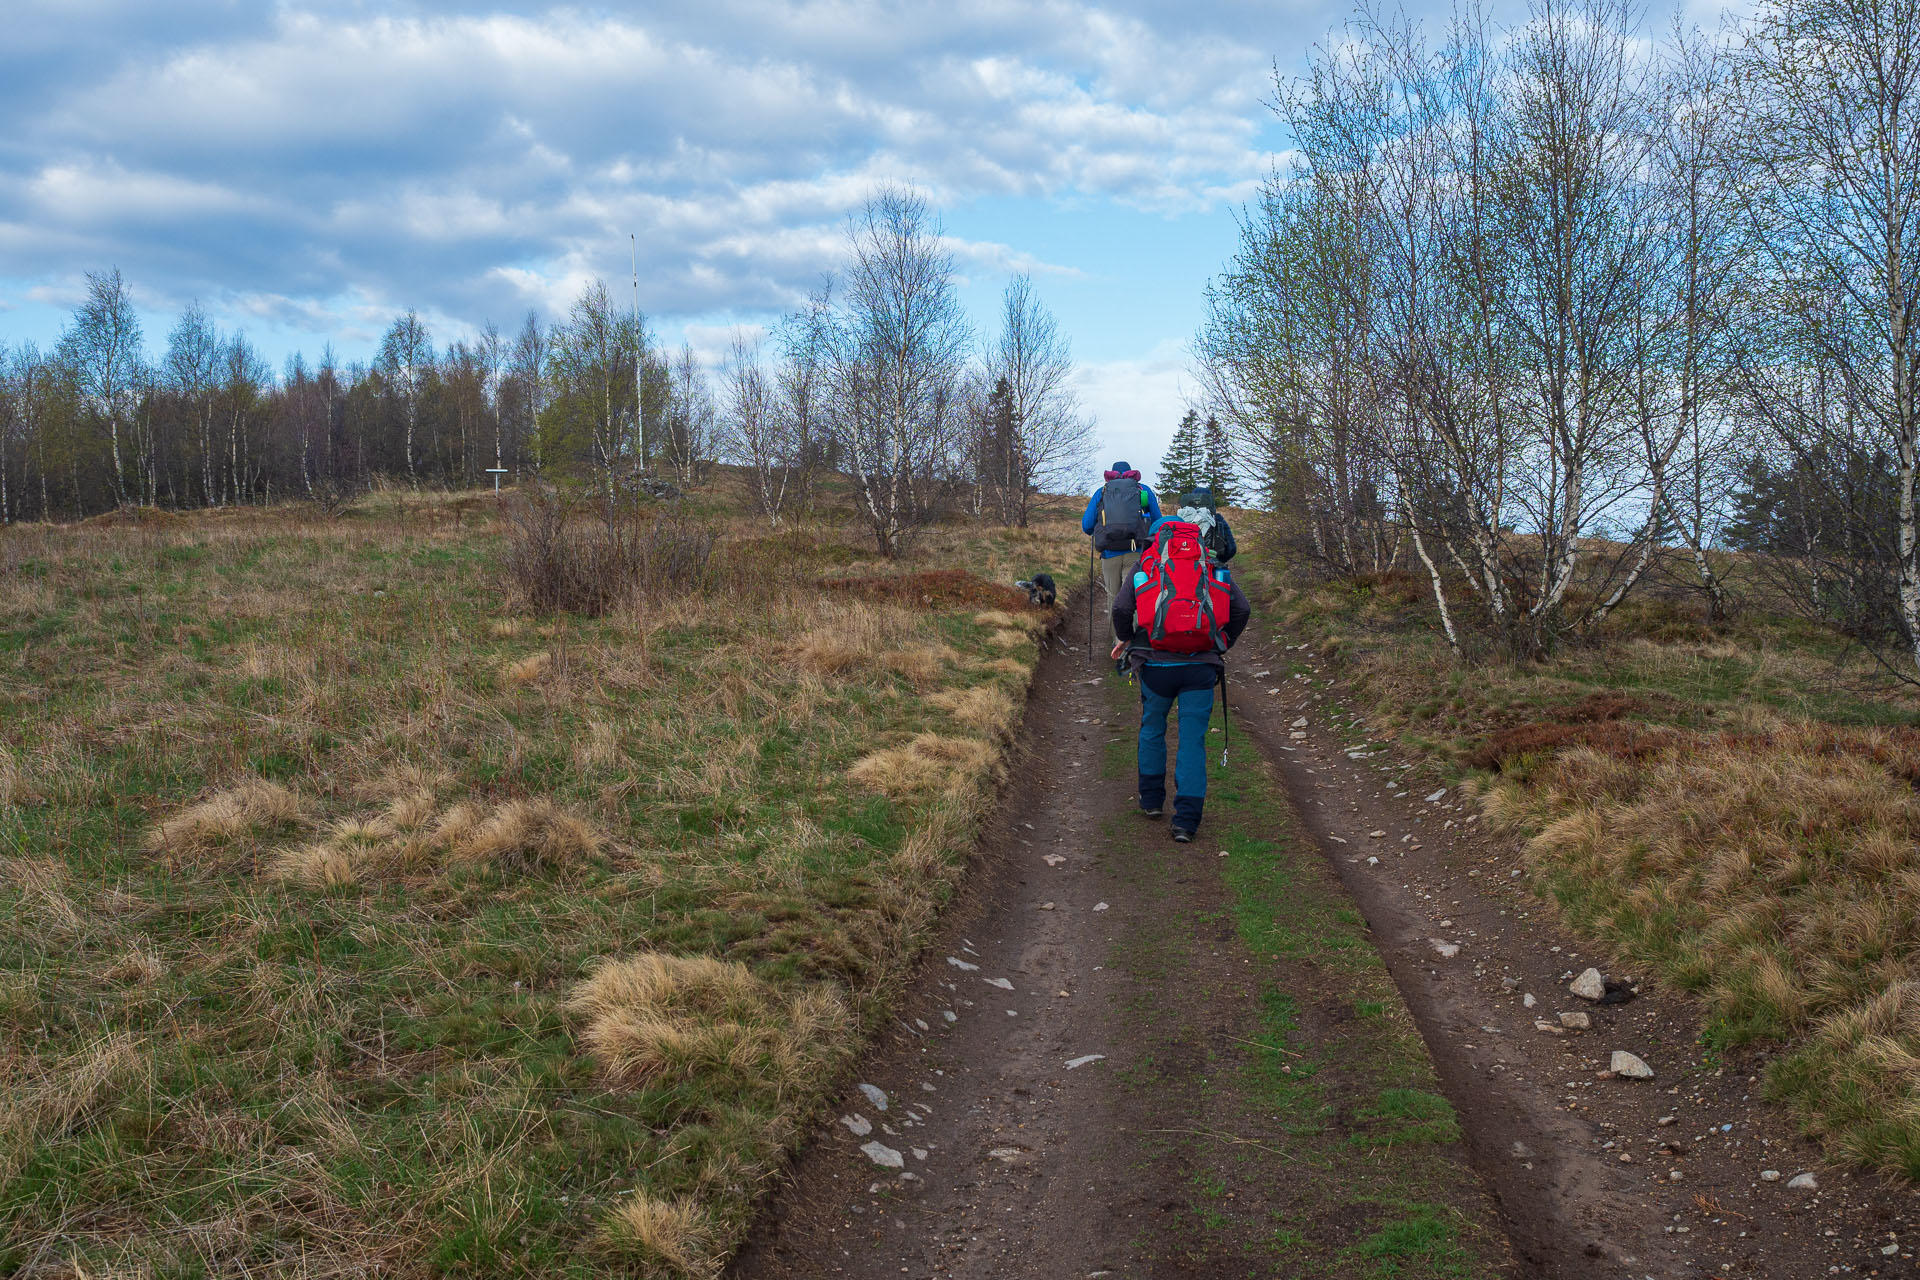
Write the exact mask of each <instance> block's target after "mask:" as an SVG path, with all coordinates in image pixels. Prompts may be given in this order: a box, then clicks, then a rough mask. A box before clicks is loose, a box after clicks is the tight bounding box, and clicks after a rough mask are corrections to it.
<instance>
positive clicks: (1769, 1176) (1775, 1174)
mask: <svg viewBox="0 0 1920 1280" xmlns="http://www.w3.org/2000/svg"><path fill="white" fill-rule="evenodd" d="M1760 1181H1762V1182H1778V1181H1780V1171H1779V1170H1778V1169H1762V1170H1761V1171H1760Z"/></svg>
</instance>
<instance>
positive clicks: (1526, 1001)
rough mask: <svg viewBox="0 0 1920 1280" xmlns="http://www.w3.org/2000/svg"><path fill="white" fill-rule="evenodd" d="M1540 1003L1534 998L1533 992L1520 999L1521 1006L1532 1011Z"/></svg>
mask: <svg viewBox="0 0 1920 1280" xmlns="http://www.w3.org/2000/svg"><path fill="white" fill-rule="evenodd" d="M1539 1003H1540V1002H1539V1001H1538V1000H1535V999H1534V998H1533V992H1531V991H1529V992H1527V994H1525V995H1523V996H1521V997H1520V1004H1521V1006H1522V1007H1523V1008H1527V1009H1531V1008H1533V1006H1535V1005H1537V1004H1539Z"/></svg>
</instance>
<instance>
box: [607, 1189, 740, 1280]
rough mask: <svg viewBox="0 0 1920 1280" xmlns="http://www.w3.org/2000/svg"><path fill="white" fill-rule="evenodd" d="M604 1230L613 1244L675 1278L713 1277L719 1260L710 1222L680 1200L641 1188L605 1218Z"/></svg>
mask: <svg viewBox="0 0 1920 1280" xmlns="http://www.w3.org/2000/svg"><path fill="white" fill-rule="evenodd" d="M606 1230H607V1236H608V1238H609V1239H610V1240H611V1241H612V1242H613V1243H614V1244H616V1245H618V1246H621V1247H622V1248H623V1249H626V1250H631V1251H633V1252H635V1253H637V1254H639V1255H640V1257H641V1258H642V1259H643V1260H645V1261H649V1262H655V1263H658V1264H660V1265H661V1266H664V1267H666V1268H667V1269H668V1271H669V1272H670V1273H671V1274H673V1275H676V1276H685V1277H701V1276H711V1275H714V1274H717V1273H718V1271H719V1269H720V1263H721V1261H722V1260H723V1258H722V1255H721V1253H720V1251H719V1250H718V1249H716V1248H715V1240H714V1234H715V1233H714V1230H713V1224H712V1222H711V1221H710V1220H709V1219H708V1217H707V1215H706V1213H705V1212H704V1211H703V1210H702V1209H701V1208H700V1206H699V1205H698V1204H696V1203H694V1202H693V1201H692V1200H689V1199H686V1198H684V1197H678V1198H675V1199H671V1200H666V1199H659V1198H656V1197H654V1196H652V1195H649V1194H648V1193H647V1192H646V1190H645V1189H644V1188H642V1189H639V1190H636V1191H635V1192H634V1193H633V1195H632V1196H631V1197H629V1198H628V1199H627V1200H626V1201H625V1203H623V1204H622V1205H621V1206H620V1207H619V1208H618V1209H615V1210H614V1211H613V1212H612V1213H611V1214H609V1215H608V1217H607V1224H606Z"/></svg>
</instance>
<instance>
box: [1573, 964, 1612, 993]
mask: <svg viewBox="0 0 1920 1280" xmlns="http://www.w3.org/2000/svg"><path fill="white" fill-rule="evenodd" d="M1567 990H1569V991H1571V992H1573V994H1575V995H1577V996H1579V997H1580V998H1581V999H1582V1000H1600V999H1603V998H1604V997H1605V996H1606V994H1607V980H1606V979H1605V978H1604V977H1602V976H1601V974H1600V971H1599V970H1598V969H1588V970H1587V971H1586V972H1585V973H1583V974H1581V975H1580V976H1579V977H1577V978H1575V979H1574V980H1573V982H1572V983H1571V984H1570V985H1569V986H1568V987H1567Z"/></svg>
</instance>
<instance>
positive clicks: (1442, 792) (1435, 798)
mask: <svg viewBox="0 0 1920 1280" xmlns="http://www.w3.org/2000/svg"><path fill="white" fill-rule="evenodd" d="M1446 798H1447V789H1446V788H1445V787H1442V788H1440V789H1439V790H1438V791H1436V792H1434V793H1433V794H1432V795H1430V796H1428V797H1427V803H1428V804H1438V803H1439V802H1440V801H1442V800H1445V799H1446Z"/></svg>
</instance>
